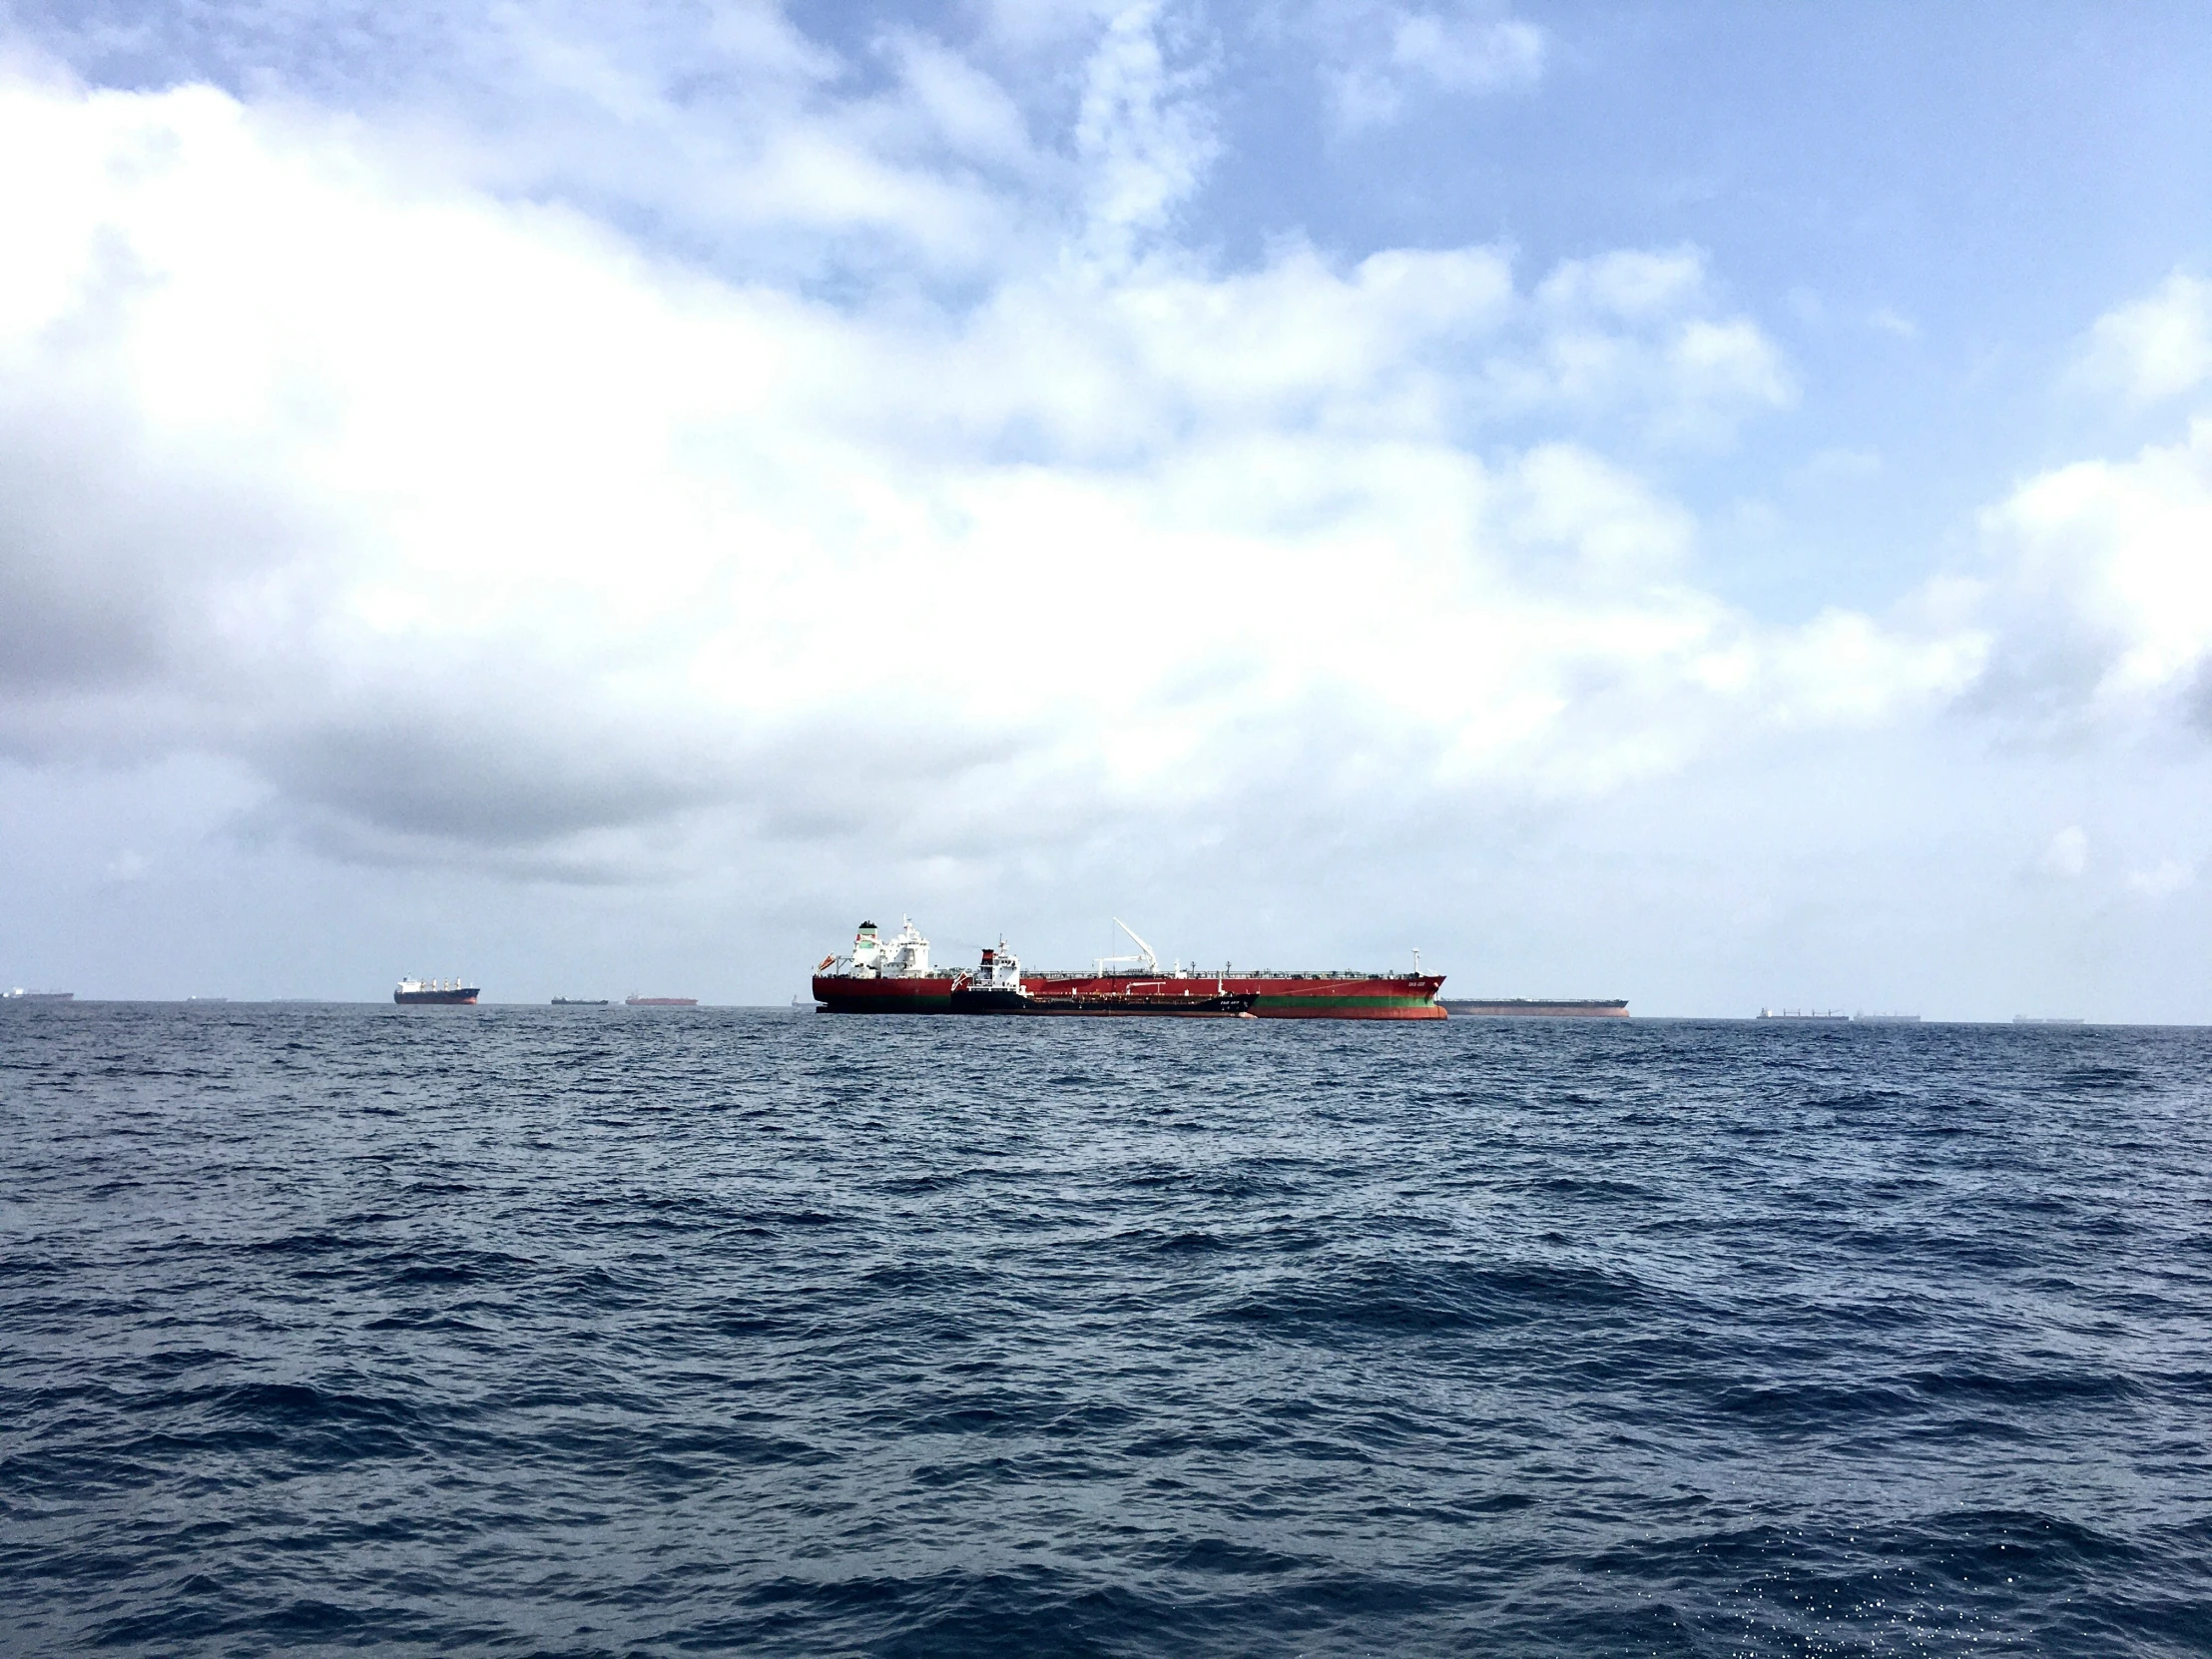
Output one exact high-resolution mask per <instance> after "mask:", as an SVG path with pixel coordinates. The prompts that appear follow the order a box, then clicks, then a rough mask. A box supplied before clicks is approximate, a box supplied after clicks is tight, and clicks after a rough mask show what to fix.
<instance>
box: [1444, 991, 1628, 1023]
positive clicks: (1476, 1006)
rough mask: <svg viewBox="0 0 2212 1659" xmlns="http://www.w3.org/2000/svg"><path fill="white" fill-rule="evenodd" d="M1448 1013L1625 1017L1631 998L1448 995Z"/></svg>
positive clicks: (1482, 1016) (1489, 1016)
mask: <svg viewBox="0 0 2212 1659" xmlns="http://www.w3.org/2000/svg"><path fill="white" fill-rule="evenodd" d="M1441 1006H1442V1008H1443V1010H1444V1012H1446V1013H1448V1014H1467V1015H1471V1016H1473V1017H1474V1018H1476V1019H1626V1018H1627V1017H1628V999H1627V998H1626V997H1622V998H1620V999H1619V1000H1617V1001H1597V1000H1593V999H1590V998H1587V997H1563V998H1556V999H1552V1000H1546V999H1545V998H1543V997H1537V996H1501V997H1496V998H1493V999H1492V1000H1490V1001H1486V1002H1484V1001H1468V1000H1464V999H1461V998H1457V997H1445V998H1444V999H1443V1002H1442V1004H1441Z"/></svg>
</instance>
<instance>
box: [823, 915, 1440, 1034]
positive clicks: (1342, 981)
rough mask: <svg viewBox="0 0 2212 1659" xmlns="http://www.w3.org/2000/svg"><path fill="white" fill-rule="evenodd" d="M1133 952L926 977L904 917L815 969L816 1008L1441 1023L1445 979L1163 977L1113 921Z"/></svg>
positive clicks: (923, 948)
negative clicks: (1063, 966) (887, 932)
mask: <svg viewBox="0 0 2212 1659" xmlns="http://www.w3.org/2000/svg"><path fill="white" fill-rule="evenodd" d="M1115 925H1116V926H1117V927H1120V928H1121V930H1122V931H1123V932H1125V933H1128V934H1129V937H1130V939H1131V940H1132V942H1134V943H1135V944H1136V946H1137V950H1136V953H1135V954H1133V955H1128V956H1106V957H1100V958H1099V959H1098V960H1097V961H1095V962H1093V963H1092V964H1091V966H1090V968H1089V969H1088V970H1087V971H1085V970H1081V969H1076V970H1047V971H1042V972H1038V971H1025V970H1024V969H1023V968H1022V966H1021V962H1020V960H1019V958H1018V957H1016V956H1015V955H1014V954H1013V952H1012V951H1010V950H1008V949H1007V948H1006V946H1005V941H1004V940H1001V941H1000V942H999V944H998V945H997V946H996V947H994V948H992V949H989V950H986V951H985V952H984V953H983V960H982V962H981V963H979V964H978V965H977V966H976V967H974V968H969V969H957V970H955V969H948V968H938V967H933V966H931V964H930V960H929V941H928V940H927V939H926V938H924V937H923V936H922V934H921V933H920V931H919V930H918V929H917V928H916V927H915V926H914V924H913V921H912V920H911V918H905V919H903V920H902V921H901V924H900V927H899V930H898V932H897V933H895V934H894V935H892V936H891V937H890V938H888V939H885V938H884V937H883V936H882V934H881V931H880V930H879V929H878V928H877V927H876V925H875V923H873V922H872V921H863V922H862V923H860V926H859V930H858V931H857V932H856V933H855V934H854V935H853V940H852V949H851V950H850V951H849V952H848V953H847V954H845V955H843V956H838V955H835V954H833V953H832V954H830V955H829V956H825V957H824V958H823V959H822V960H821V962H819V963H818V964H816V967H815V973H814V986H813V989H814V995H815V1000H816V1001H817V1002H818V1003H820V1004H822V1007H823V1011H824V1012H826V1013H837V1014H857V1013H878V1014H950V1013H1036V1014H1151V1015H1168V1016H1204V1015H1209V1014H1210V1015H1214V1016H1217V1017H1219V1016H1226V1015H1235V1014H1252V1015H1256V1016H1257V1017H1259V1018H1261V1019H1390V1020H1405V1019H1442V1018H1443V1017H1444V1010H1443V1008H1442V1007H1441V1006H1440V1005H1439V1004H1438V1003H1437V1001H1436V992H1437V990H1438V989H1439V988H1440V987H1441V986H1442V984H1443V975H1441V974H1435V973H1426V974H1424V973H1420V972H1417V971H1416V972H1413V973H1363V972H1355V971H1351V970H1338V971H1330V970H1326V969H1322V970H1313V969H1305V970H1295V971H1285V970H1266V971H1259V972H1255V971H1253V970H1251V969H1245V970H1243V971H1237V970H1234V969H1232V968H1231V967H1229V966H1228V965H1226V964H1225V965H1224V966H1222V967H1221V968H1219V969H1212V968H1200V967H1197V966H1186V965H1184V964H1183V963H1181V962H1176V963H1174V964H1173V965H1171V966H1168V967H1162V966H1161V965H1160V959H1159V957H1158V955H1157V954H1156V953H1155V952H1154V951H1153V949H1152V947H1151V946H1150V945H1148V944H1146V943H1145V942H1144V941H1143V940H1142V939H1140V938H1138V937H1137V935H1136V934H1135V933H1134V932H1132V931H1131V930H1130V929H1129V928H1128V926H1127V925H1126V924H1125V923H1122V922H1120V921H1119V920H1117V921H1116V922H1115Z"/></svg>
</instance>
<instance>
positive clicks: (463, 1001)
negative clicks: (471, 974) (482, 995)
mask: <svg viewBox="0 0 2212 1659" xmlns="http://www.w3.org/2000/svg"><path fill="white" fill-rule="evenodd" d="M476 996H477V990H476V987H475V986H473V985H471V986H468V987H466V988H465V989H462V990H457V991H393V992H392V993H391V999H392V1001H394V1002H396V1003H398V1004H399V1005H400V1006H401V1007H402V1008H420V1007H432V1008H473V1007H475V1006H476Z"/></svg>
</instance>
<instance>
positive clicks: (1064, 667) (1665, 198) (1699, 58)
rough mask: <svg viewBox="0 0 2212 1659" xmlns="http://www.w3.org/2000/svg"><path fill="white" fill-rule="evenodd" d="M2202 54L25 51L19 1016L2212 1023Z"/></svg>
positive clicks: (15, 943) (344, 19)
mask: <svg viewBox="0 0 2212 1659" xmlns="http://www.w3.org/2000/svg"><path fill="white" fill-rule="evenodd" d="M2208 85H2212V19H2208V18H2207V17H2206V16H2205V14H2204V13H2203V11H2202V10H2201V8H2193V7H2188V6H2184V5H2179V4H2167V5H2156V4H2153V5H2144V6H2139V7H2131V8H2125V9H2120V8H2109V7H2101V6H2092V5H2086V4H2079V5H2076V4H2047V5H2036V6H2030V7H2024V8H2022V7H2015V6H1996V5H1962V6H1956V7H1945V8H1922V7H1913V6H1906V5H1870V6H1866V7H1859V8H1851V9H1848V10H1841V11H1836V12H1833V13H1820V12H1814V11H1811V10H1807V9H1798V8H1791V9H1776V8H1769V7H1761V6H1754V5H1749V4H1743V5H1685V6H1677V7H1668V8H1580V7H1569V6H1550V5H1528V6H1521V7H1517V8H1513V9H1506V8H1503V7H1493V6H1488V5H1480V4H1421V3H1409V4H1369V3H1365V0H1302V3H1292V0H1284V3H1280V4H1262V5H1258V6H1254V7H1247V8H1227V7H1209V6H1201V5H1195V4H1183V3H1178V0H1157V3H1146V4H1087V3H1079V0H1034V3H1029V4H1019V3H1015V0H972V3H966V4H909V5H903V6H888V5H872V4H859V3H853V4H833V5H825V6H816V7H806V8H799V7H781V6H778V5H775V4H771V3H753V4H723V5H682V6H679V5H655V4H644V5H636V4H633V5H624V6H615V5H593V4H575V5H562V6H550V7H542V8H516V7H507V6H489V5H486V6H480V7H469V6H465V5H464V6H459V7H444V6H439V7H433V6H429V5H422V4H409V3H404V0H402V3H400V4H379V5H374V6H370V5H366V4H343V3H329V4H322V3H316V0H263V3H260V4H251V3H250V4H241V5H236V6H227V7H223V8H189V9H188V8H180V7H174V6H161V5H154V4H146V3H142V0H75V3H72V4H69V5H66V6H65V5H62V4H59V3H36V0H34V3H27V4H14V5H11V6H8V7H6V8H5V9H0V143H4V145H5V148H6V153H7V154H8V155H9V156H10V157H11V158H13V159H14V161H15V165H13V166H11V167H10V168H8V169H7V170H6V171H5V173H4V174H0V224H4V226H5V237H6V246H7V251H8V252H7V257H6V259H5V260H4V261H0V917H4V920H0V980H5V981H6V982H7V983H9V984H28V985H39V984H58V985H67V986H71V987H73V988H75V989H76V990H77V991H78V992H79V993H80V994H81V995H87V996H93V995H113V996H182V995H187V994H203V995H230V996H235V997H246V996H266V995H276V994H294V995H313V996H331V997H346V998H351V997H361V998H373V997H380V996H383V995H385V994H387V993H388V990H389V987H390V984H391V982H392V981H393V980H394V979H395V978H397V977H398V976H399V975H400V974H402V973H421V974H451V973H465V974H467V975H468V976H469V977H470V978H471V979H472V980H475V981H476V982H479V983H481V984H482V985H483V986H484V987H485V989H486V995H487V999H489V1000H511V1001H522V1000H542V999H543V998H544V997H547V996H550V995H553V994H555V993H565V994H570V995H592V996H602V995H614V996H617V997H619V996H620V995H621V994H622V993H623V992H624V991H626V990H629V989H634V988H635V989H643V990H646V991H648V992H653V991H660V992H680V993H683V994H689V995H697V996H701V997H705V998H707V999H709V1000H714V1001H759V1002H779V1001H782V1000H783V999H785V998H786V997H788V996H789V995H790V994H791V993H792V992H793V991H794V990H797V989H800V988H802V987H803V985H804V982H805V974H806V971H807V969H808V967H809V965H810V964H812V963H813V962H815V961H817V960H819V959H820V958H821V957H822V955H823V954H824V953H825V952H826V951H829V950H831V949H835V948H841V947H842V946H843V945H844V944H845V943H846V942H847V941H848V940H849V938H850V934H851V929H852V925H853V923H854V922H856V921H857V920H859V919H860V918H861V917H862V916H863V915H866V916H869V917H871V918H873V919H876V920H879V921H883V922H885V923H886V924H890V923H895V922H896V920H897V919H898V916H899V915H900V914H901V913H910V914H911V915H913V917H914V918H915V920H916V921H917V922H918V923H919V924H920V925H921V926H922V927H923V929H924V931H926V932H927V933H928V934H929V935H930V937H931V939H932V940H933V941H934V943H935V946H936V950H937V953H938V955H939V957H940V958H941V959H950V960H959V959H963V958H965V956H966V955H967V953H968V951H969V950H970V949H971V948H972V946H973V945H975V944H976V943H979V942H981V941H984V940H988V939H995V938H996V937H997V936H998V934H999V933H1000V932H1002V931H1003V932H1004V933H1005V934H1006V935H1007V936H1008V937H1009V938H1010V939H1011V940H1012V941H1013V943H1014V944H1015V946H1016V947H1017V948H1018V949H1019V950H1020V952H1021V953H1022V955H1023V957H1024V959H1025V960H1027V961H1031V962H1034V963H1037V964H1040V965H1052V964H1064V963H1075V962H1080V961H1084V960H1087V959H1089V958H1090V957H1091V956H1094V955H1096V954H1098V953H1099V952H1100V951H1101V950H1102V949H1103V948H1104V947H1105V946H1106V944H1107V938H1108V929H1109V921H1108V918H1109V917H1110V916H1112V915H1116V914H1118V915H1121V916H1124V917H1127V918H1128V919H1130V920H1131V921H1132V922H1134V923H1135V924H1136V925H1137V926H1138V927H1139V929H1140V930H1141V931H1143V932H1144V934H1145V935H1146V936H1147V937H1148V938H1149V939H1150V940H1151V941H1152V942H1153V944H1154V945H1155V946H1157V947H1158V948H1159V950H1160V951H1161V953H1162V954H1163V955H1164V956H1178V957H1182V958H1184V959H1193V958H1196V959H1200V960H1205V961H1218V960H1222V959H1225V958H1230V959H1234V960H1236V961H1238V962H1240V963H1246V964H1251V965H1258V964H1260V963H1262V962H1268V963H1274V964H1280V965H1284V966H1336V965H1356V966H1380V965H1386V964H1392V963H1401V962H1406V961H1408V960H1409V954H1408V953H1409V952H1410V950H1411V949H1413V948H1415V947H1417V948H1419V949H1420V950H1421V952H1422V960H1423V962H1424V964H1426V965H1427V966H1429V967H1431V968H1434V969H1437V970H1440V971H1443V972H1445V973H1447V974H1448V975H1449V983H1448V985H1447V988H1446V994H1456V995H1577V996H1627V997H1629V998H1630V999H1631V1000H1632V1003H1633V1005H1634V1007H1635V1009H1636V1011H1637V1012H1639V1013H1647V1014H1668V1013H1689V1014H1695V1013H1715V1014H1744V1013H1750V1012H1752V1011H1754V1010H1755V1009H1756V1008H1757V1007H1759V1006H1760V1005H1761V1004H1776V1005H1781V1004H1789V1005H1793V1006H1803V1005H1822V1006H1838V1007H1844V1008H1863V1009H1898V1008H1902V1009H1913V1010H1917V1011H1920V1012H1922V1013H1924V1014H1926V1015H1928V1016H1930V1017H1981V1018H2005V1017H2009V1016H2011V1015H2013V1014H2020V1013H2029V1014H2079V1015H2087V1016H2089V1017H2092V1018H2100V1019H2129V1020H2150V1021H2169V1020H2170V1021H2197V1020H2202V1019H2204V1018H2206V1017H2207V1016H2208V1015H2212V966H2208V963H2207V959H2206V951H2205V946H2204V941H2205V939H2206V938H2207V936H2208V931H2207V921H2208V919H2212V916H2208V906H2207V887H2208V883H2212V864H2208V861H2207V860H2208V857H2212V842H2208V835H2207V829H2206V825H2207V822H2208V820H2207V814H2206V811H2205V809H2206V806H2207V804H2208V800H2212V790H2208V786H2212V767H2208V759H2212V756H2208V742H2212V678H2208V676H2207V671H2206V664H2207V659H2208V656H2212V217H2208V216H2207V214H2206V211H2205V204H2206V203H2208V202H2212V144H2208V143H2207V142H2206V140H2207V136H2208V135H2207V127H2208V125H2212V119H2208V117H2207V115H2206V113H2205V100H2204V96H2203V89H2204V87H2206V86H2208Z"/></svg>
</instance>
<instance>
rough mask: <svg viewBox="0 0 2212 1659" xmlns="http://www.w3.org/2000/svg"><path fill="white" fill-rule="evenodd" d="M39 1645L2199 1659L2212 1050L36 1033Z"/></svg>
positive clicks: (1413, 1036) (2070, 1040) (127, 1024)
mask: <svg viewBox="0 0 2212 1659" xmlns="http://www.w3.org/2000/svg"><path fill="white" fill-rule="evenodd" d="M0 1156H4V1160H5V1163H4V1171H5V1182H4V1186H0V1649H4V1650H5V1651H7V1652H10V1653H39V1652H82V1651H89V1650H95V1649H101V1650H115V1651H122V1652H144V1653H149V1654H235V1653H259V1652H269V1651H277V1650H291V1649H309V1650H315V1651H340V1650H347V1649H353V1648H364V1649H365V1648H373V1649H377V1650H397V1651H404V1650H419V1651H423V1652H449V1651H480V1652H517V1653H522V1652H530V1653H541V1652H542V1653H578V1654H585V1653H607V1654H616V1653H622V1654H628V1653H641V1652H642V1653H686V1652H702V1651H721V1650H734V1651H742V1652H746V1653H759V1654H801V1653H805V1654H815V1653H859V1654H993V1653H1003V1654H1020V1655H1052V1654H1128V1655H1153V1654H1267V1655H1275V1654H1301V1653H1304V1654H1356V1653H1379V1654H1420V1653H1470V1654H1485V1655H1488V1654H1615V1653H1619V1654H1907V1653H1912V1654H1920V1653H1930V1654H1936V1653H1943V1654H1947V1653H1966V1652H1972V1653H1984V1652H1986V1653H2030V1652H2032V1653H2062V1654H2121V1655H2135V1654H2145V1655H2147V1654H2160V1655H2165V1654H2203V1653H2207V1652H2212V1451H2208V1441H2212V1032H2202V1031H2195V1030H2187V1031H2183V1030H2122V1029H2012V1028H1975V1027H1941V1026H1923V1027H1918V1028H1914V1027H1877V1028H1858V1029H1853V1028H1849V1027H1845V1028H1842V1029H1835V1028H1798V1029H1791V1028H1780V1029H1776V1028H1761V1027H1759V1026H1756V1025H1750V1024H1691V1023H1680V1024H1677V1023H1663V1022H1649V1023H1647V1022H1637V1023H1633V1024H1602V1025H1601V1024H1592V1025H1577V1024H1572V1023H1526V1024H1522V1023H1494V1022H1482V1021H1472V1020H1454V1021H1451V1022H1448V1023H1446V1024H1441V1025H1429V1026H1398V1027H1388V1026H1357V1025H1327V1024H1316V1025H1293V1024H1277V1023H1272V1022H1254V1021H1225V1022H1200V1023H1181V1022H1173V1021H1162V1022H1156V1023H1154V1022H1143V1021H1130V1022H1119V1021H1100V1022H1087V1021H1077V1020H1052V1021H1038V1022H1018V1021H1001V1020H972V1021H953V1020H947V1019H939V1020H928V1019H884V1020H865V1019H853V1018H842V1019H840V1018H832V1017H818V1016H811V1015H804V1014H787V1013H782V1012H767V1011H740V1010H708V1009H702V1010H699V1011H697V1012H691V1013H684V1012H671V1013H664V1014H649V1015H648V1014H636V1013H631V1012H628V1011H626V1010H623V1009H619V1008H617V1009H520V1008H484V1009H477V1010H436V1009H408V1010H400V1009H392V1008H374V1009H372V1008H366V1007H361V1008H306V1007H252V1006H243V1005H241V1006H199V1007H164V1006H154V1005H109V1006H101V1005H81V1006H74V1007H37V1008H21V1007H18V1008H10V1009H6V1010H0Z"/></svg>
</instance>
